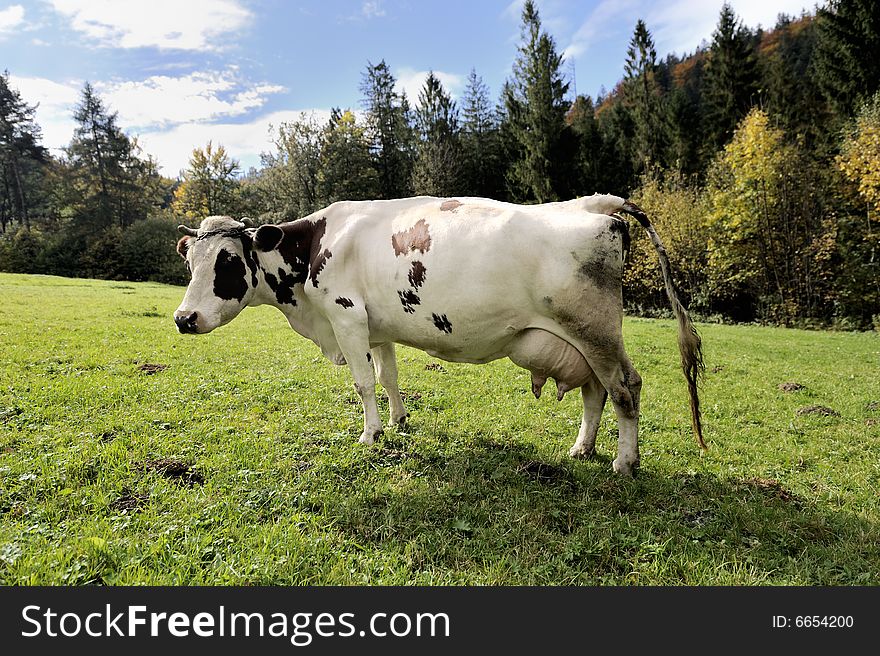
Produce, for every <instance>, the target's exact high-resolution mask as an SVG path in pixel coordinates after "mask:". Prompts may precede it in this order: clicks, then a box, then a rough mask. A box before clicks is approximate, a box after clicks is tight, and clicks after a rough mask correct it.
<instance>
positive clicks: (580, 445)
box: [568, 374, 608, 458]
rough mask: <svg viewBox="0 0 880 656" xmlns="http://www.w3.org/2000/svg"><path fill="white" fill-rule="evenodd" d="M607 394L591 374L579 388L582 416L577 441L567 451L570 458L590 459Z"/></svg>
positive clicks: (593, 451) (594, 447)
mask: <svg viewBox="0 0 880 656" xmlns="http://www.w3.org/2000/svg"><path fill="white" fill-rule="evenodd" d="M607 398H608V392H606V391H605V388H604V387H602V383H600V382H599V379H598V378H596V375H595V374H593V375H592V376H590V380H589V381H587V383H586V385H584V386H583V387H581V400H582V401H583V403H584V416H583V418H582V419H581V429H580V431H578V437H577V441H575V443H574V446H572V447H571V449H569V451H568V455H570V456H571V457H572V458H590V457H592V456H593V454H594V453H595V452H596V434H597V433H598V432H599V424H600V423H601V421H602V409H603V408H604V407H605V400H606V399H607Z"/></svg>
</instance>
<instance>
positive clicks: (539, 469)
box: [518, 460, 574, 485]
mask: <svg viewBox="0 0 880 656" xmlns="http://www.w3.org/2000/svg"><path fill="white" fill-rule="evenodd" d="M518 471H519V472H520V473H521V474H524V475H525V476H528V477H529V478H533V479H535V480H536V481H538V482H539V483H545V484H548V485H555V484H559V483H573V482H574V481H573V479H572V476H571V472H570V471H568V470H567V469H565V468H564V467H558V466H556V465H551V464H549V463H546V462H540V461H538V460H529V461H528V462H525V463H523V464H522V465H520V467H519V469H518Z"/></svg>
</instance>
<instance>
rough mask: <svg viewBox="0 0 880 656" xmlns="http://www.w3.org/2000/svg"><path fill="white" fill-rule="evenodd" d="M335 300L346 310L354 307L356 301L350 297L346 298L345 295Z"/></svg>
mask: <svg viewBox="0 0 880 656" xmlns="http://www.w3.org/2000/svg"><path fill="white" fill-rule="evenodd" d="M334 302H335V303H336V305H341V306H342V307H344V308H345V309H346V310H347V309H348V308H350V307H354V301H352V300H351V299H350V298H345V297H344V296H340V297H339V298H337V299H336V301H334Z"/></svg>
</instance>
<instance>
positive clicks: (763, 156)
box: [706, 108, 834, 324]
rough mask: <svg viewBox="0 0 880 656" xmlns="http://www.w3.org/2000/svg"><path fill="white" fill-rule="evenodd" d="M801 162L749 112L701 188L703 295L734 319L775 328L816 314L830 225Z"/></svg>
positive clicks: (779, 134)
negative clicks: (705, 208)
mask: <svg viewBox="0 0 880 656" xmlns="http://www.w3.org/2000/svg"><path fill="white" fill-rule="evenodd" d="M814 179H815V177H814V172H813V171H812V170H811V165H810V164H809V162H808V161H807V158H805V157H804V156H803V154H802V153H801V152H800V151H799V150H798V148H797V147H796V146H794V145H793V144H791V143H789V142H788V141H787V140H786V138H785V134H784V133H783V131H782V130H781V129H779V128H777V127H774V126H773V125H772V122H771V120H770V117H769V116H768V114H767V113H766V112H765V111H763V110H761V109H758V108H753V109H752V110H751V111H750V112H749V113H748V114H747V115H746V117H745V118H743V120H742V121H741V122H740V124H739V126H738V127H737V129H736V132H735V133H734V135H733V138H732V139H731V141H730V142H729V143H728V144H727V145H726V146H725V147H724V149H723V150H722V151H721V153H719V155H718V158H717V159H716V161H715V163H714V165H713V167H712V170H711V171H710V175H709V181H708V184H707V190H706V193H707V197H708V203H709V212H708V217H707V228H708V230H709V243H708V250H709V253H708V279H709V280H708V282H709V293H710V295H711V296H712V297H713V298H714V299H715V304H716V307H718V309H720V310H722V311H724V312H725V313H728V314H730V315H731V316H733V317H735V318H743V319H745V318H759V319H763V320H769V321H773V322H778V323H786V324H787V323H791V322H792V321H793V320H795V319H798V318H803V317H809V316H818V315H820V314H822V313H823V312H822V308H821V304H822V303H823V302H824V299H825V294H826V287H827V285H828V279H829V276H828V275H827V274H828V272H827V271H826V270H825V269H826V268H828V267H829V266H830V261H828V260H827V259H826V260H823V259H822V258H821V256H820V255H821V252H820V251H822V249H827V242H828V239H829V238H831V239H832V240H833V234H834V226H833V222H832V221H829V220H826V217H824V216H823V214H822V208H821V206H820V204H819V202H818V200H817V199H816V198H815V194H813V193H811V184H812V180H814Z"/></svg>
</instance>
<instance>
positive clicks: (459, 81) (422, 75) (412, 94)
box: [394, 67, 465, 107]
mask: <svg viewBox="0 0 880 656" xmlns="http://www.w3.org/2000/svg"><path fill="white" fill-rule="evenodd" d="M429 72H430V71H417V70H415V69H412V68H407V67H403V68H401V69H400V70H399V72H398V74H397V83H396V84H395V85H394V90H395V91H397V92H398V93H400V92H404V93H406V97H407V99H408V100H409V103H410V105H411V106H413V107H415V105H416V104H417V103H418V102H419V91H421V90H422V87H423V86H425V79H426V78H427V77H428V73H429ZM434 77H436V78H437V79H438V80H440V82H441V84H443V88H444V89H446V93H448V94H449V95H450V96H452V97H453V98H457V97H458V96H459V95H460V94H461V92H462V90H463V89H464V84H465V79H464V77H462V76H461V75H456V74H455V73H444V72H443V71H434Z"/></svg>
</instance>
